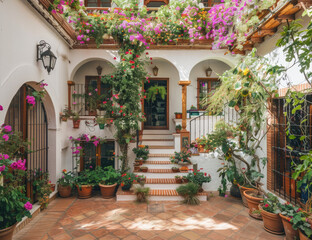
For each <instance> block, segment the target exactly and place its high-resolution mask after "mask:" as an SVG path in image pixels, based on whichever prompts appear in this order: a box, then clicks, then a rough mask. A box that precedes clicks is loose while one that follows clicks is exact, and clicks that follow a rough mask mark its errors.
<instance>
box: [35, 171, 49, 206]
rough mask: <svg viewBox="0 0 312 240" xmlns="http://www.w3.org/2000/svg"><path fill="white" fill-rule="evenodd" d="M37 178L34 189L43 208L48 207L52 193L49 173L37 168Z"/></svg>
mask: <svg viewBox="0 0 312 240" xmlns="http://www.w3.org/2000/svg"><path fill="white" fill-rule="evenodd" d="M35 173H36V178H35V180H34V181H33V189H34V193H35V194H36V197H37V199H38V201H39V203H40V207H41V209H45V208H47V206H48V204H49V196H50V194H51V193H52V190H51V186H50V184H49V173H48V172H42V171H41V169H37V170H35Z"/></svg>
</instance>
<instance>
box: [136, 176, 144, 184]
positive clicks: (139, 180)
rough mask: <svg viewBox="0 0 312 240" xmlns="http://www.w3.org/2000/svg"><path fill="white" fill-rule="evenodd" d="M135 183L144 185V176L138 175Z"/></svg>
mask: <svg viewBox="0 0 312 240" xmlns="http://www.w3.org/2000/svg"><path fill="white" fill-rule="evenodd" d="M137 183H139V184H140V185H141V186H144V184H145V183H146V177H144V178H141V177H139V178H138V180H137Z"/></svg>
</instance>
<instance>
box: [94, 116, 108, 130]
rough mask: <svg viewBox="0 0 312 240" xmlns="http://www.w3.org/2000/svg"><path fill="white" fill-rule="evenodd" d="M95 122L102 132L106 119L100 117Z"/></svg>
mask: <svg viewBox="0 0 312 240" xmlns="http://www.w3.org/2000/svg"><path fill="white" fill-rule="evenodd" d="M95 121H96V122H97V124H99V128H100V129H101V130H103V129H104V128H105V124H106V122H107V119H106V118H105V117H100V116H98V117H97V118H96V119H95Z"/></svg>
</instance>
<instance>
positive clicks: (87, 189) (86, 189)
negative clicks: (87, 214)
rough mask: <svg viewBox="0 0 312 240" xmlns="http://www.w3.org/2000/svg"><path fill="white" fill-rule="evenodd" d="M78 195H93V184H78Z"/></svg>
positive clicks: (80, 196)
mask: <svg viewBox="0 0 312 240" xmlns="http://www.w3.org/2000/svg"><path fill="white" fill-rule="evenodd" d="M77 190H78V197H79V198H82V199H85V198H90V197H91V195H92V186H91V185H81V186H78V185H77Z"/></svg>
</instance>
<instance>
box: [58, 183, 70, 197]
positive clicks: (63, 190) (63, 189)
mask: <svg viewBox="0 0 312 240" xmlns="http://www.w3.org/2000/svg"><path fill="white" fill-rule="evenodd" d="M71 191H72V187H71V186H62V185H58V192H59V195H60V197H62V198H67V197H70V195H71Z"/></svg>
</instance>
